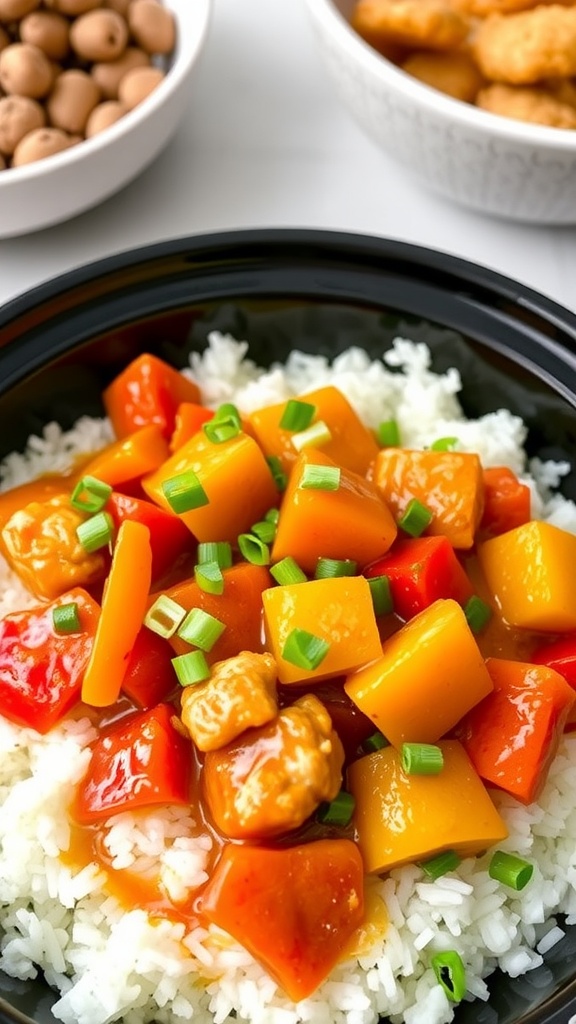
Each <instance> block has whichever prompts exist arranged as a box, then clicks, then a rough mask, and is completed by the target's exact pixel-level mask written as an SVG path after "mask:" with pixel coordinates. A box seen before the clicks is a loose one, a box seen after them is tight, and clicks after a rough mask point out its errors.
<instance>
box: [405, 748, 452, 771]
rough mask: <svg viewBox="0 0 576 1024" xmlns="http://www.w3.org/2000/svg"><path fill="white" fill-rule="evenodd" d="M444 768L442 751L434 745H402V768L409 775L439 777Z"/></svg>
mask: <svg viewBox="0 0 576 1024" xmlns="http://www.w3.org/2000/svg"><path fill="white" fill-rule="evenodd" d="M443 767H444V757H443V754H442V751H441V749H440V747H437V746H435V745H434V744H433V743H403V744H402V768H403V769H404V771H405V772H406V774H407V775H438V774H439V773H440V772H441V771H442V768H443Z"/></svg>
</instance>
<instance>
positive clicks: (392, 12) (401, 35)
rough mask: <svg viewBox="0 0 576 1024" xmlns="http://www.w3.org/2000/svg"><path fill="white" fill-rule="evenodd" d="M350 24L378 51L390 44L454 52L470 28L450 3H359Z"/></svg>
mask: <svg viewBox="0 0 576 1024" xmlns="http://www.w3.org/2000/svg"><path fill="white" fill-rule="evenodd" d="M351 24H352V27H353V28H354V29H355V30H356V31H357V32H358V34H359V35H361V36H362V38H363V39H365V40H366V42H368V43H370V44H371V45H372V46H375V47H376V48H377V49H379V50H382V48H383V47H386V46H388V45H390V44H397V45H399V46H408V47H412V46H416V47H419V48H423V49H430V50H451V49H454V48H455V47H456V46H459V45H460V43H462V42H463V41H464V39H465V38H466V36H467V35H468V32H469V28H470V25H469V22H468V19H467V18H466V17H464V15H462V14H460V13H459V12H458V11H456V10H454V8H453V7H452V5H451V4H450V3H449V0H358V3H357V4H356V6H355V8H354V11H353V13H352V18H351Z"/></svg>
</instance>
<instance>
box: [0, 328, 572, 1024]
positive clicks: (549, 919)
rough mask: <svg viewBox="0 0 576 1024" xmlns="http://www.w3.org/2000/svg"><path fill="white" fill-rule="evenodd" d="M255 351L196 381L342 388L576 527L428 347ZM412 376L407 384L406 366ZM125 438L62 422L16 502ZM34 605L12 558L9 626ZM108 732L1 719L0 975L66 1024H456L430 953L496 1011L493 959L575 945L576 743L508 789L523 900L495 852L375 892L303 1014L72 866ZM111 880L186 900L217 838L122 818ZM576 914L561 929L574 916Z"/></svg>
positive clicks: (503, 805)
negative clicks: (452, 954)
mask: <svg viewBox="0 0 576 1024" xmlns="http://www.w3.org/2000/svg"><path fill="white" fill-rule="evenodd" d="M246 350H247V346H246V345H245V344H244V343H238V342H236V341H234V340H233V339H232V338H229V337H225V336H221V335H218V334H214V335H212V336H211V338H210V345H209V347H208V349H207V351H206V352H205V353H204V354H203V355H202V356H199V355H193V356H192V358H191V367H190V370H189V371H188V372H189V373H190V374H191V376H193V378H194V379H195V380H196V381H197V382H198V383H199V384H200V386H201V390H202V393H203V397H204V400H205V401H206V402H207V403H208V404H211V405H214V406H215V405H218V404H219V403H221V402H222V401H228V400H234V401H235V402H236V404H237V405H238V406H239V407H240V409H241V410H242V411H249V410H252V409H254V408H256V407H258V406H262V405H267V404H270V403H272V402H279V401H283V400H285V399H286V398H288V397H292V396H294V395H298V394H301V393H303V392H305V391H308V390H311V389H312V388H316V387H320V386H323V385H325V384H335V385H336V386H338V387H339V388H340V389H341V390H342V391H343V392H344V393H345V394H346V395H347V396H348V398H349V399H350V401H351V402H352V404H353V405H354V406H355V408H356V409H357V411H358V413H359V414H360V415H361V416H362V418H363V419H364V421H365V422H366V423H368V424H369V425H371V426H375V425H376V424H377V423H378V422H380V421H381V420H383V419H390V418H395V419H397V420H398V423H399V426H400V431H401V436H402V438H403V443H404V444H406V445H407V446H412V447H419V446H420V447H421V446H424V445H427V444H429V443H430V440H431V438H432V439H433V438H434V437H441V436H449V435H456V436H458V438H459V444H460V447H461V449H462V450H471V451H477V452H478V453H479V454H480V457H481V459H482V462H483V464H484V465H485V466H492V465H503V464H506V465H508V466H510V468H512V469H513V470H514V471H515V472H516V473H518V474H519V475H520V476H521V478H522V479H523V480H525V481H526V482H527V483H528V484H529V486H530V488H531V493H532V505H533V514H534V515H535V516H538V517H542V518H547V519H549V520H550V521H551V522H554V523H556V524H557V525H559V526H562V528H563V529H566V530H570V531H571V532H574V533H576V506H575V505H574V503H572V502H569V501H566V500H565V499H563V498H561V497H559V496H558V495H555V494H554V488H555V487H556V486H557V485H558V483H559V481H560V479H561V478H562V476H563V475H565V474H566V473H567V472H568V471H569V470H570V467H569V466H568V465H566V464H563V463H549V462H547V463H542V462H539V461H538V460H533V461H532V463H531V464H530V465H529V466H528V465H527V463H526V457H525V454H524V451H523V447H522V446H523V443H524V440H525V433H526V431H525V427H524V424H523V423H522V421H521V420H520V419H519V418H518V417H516V416H513V415H511V414H510V413H509V412H507V411H505V410H499V411H498V412H495V413H491V414H489V415H487V416H483V417H482V418H480V419H479V420H476V421H473V422H472V421H470V422H468V421H466V420H464V418H463V414H462V411H461V408H460V405H459V402H458V397H457V396H458V391H459V389H460V378H459V374H458V372H457V370H450V371H449V372H448V373H446V374H444V375H442V376H438V375H435V374H433V373H432V371H431V370H430V354H429V352H428V349H427V348H426V347H425V346H424V345H414V344H412V343H411V342H409V341H405V340H397V341H396V342H395V343H394V347H393V349H392V350H391V351H390V352H388V353H386V354H385V356H384V358H383V360H375V361H371V360H370V359H369V358H368V356H367V355H366V354H365V353H364V352H362V351H360V350H359V349H351V350H349V351H348V352H345V353H344V354H342V355H341V356H339V357H338V358H337V359H336V360H335V361H334V363H332V364H329V363H328V362H327V360H326V359H324V358H323V357H320V356H304V355H302V354H301V353H300V354H299V353H293V354H292V355H291V356H290V358H289V360H288V362H287V365H286V366H285V367H280V366H276V367H273V368H272V369H270V370H267V371H264V370H261V369H258V368H257V367H256V366H255V365H254V364H253V363H251V362H250V361H248V360H247V359H246V358H245V354H246ZM390 368H393V370H394V371H396V370H398V369H400V370H401V371H402V372H401V373H398V372H391V369H390ZM110 437H111V433H110V427H109V425H108V424H107V423H106V421H104V420H89V419H86V418H84V419H82V420H80V421H79V422H78V423H77V424H76V426H75V427H74V429H73V430H71V431H68V432H63V431H62V430H61V429H60V428H59V427H58V426H57V425H56V424H50V425H49V426H48V427H47V428H46V429H45V431H44V433H43V436H42V437H35V438H32V439H31V440H30V444H29V448H28V450H27V452H26V453H25V454H24V455H18V454H14V455H12V456H10V457H9V458H8V459H7V460H6V462H5V463H4V464H3V466H2V467H0V472H1V474H2V489H7V488H10V487H13V486H15V485H17V484H19V483H21V482H23V481H24V480H27V479H30V478H31V477H33V476H37V475H38V474H39V473H42V472H44V471H46V470H55V469H57V470H63V469H65V468H66V467H67V465H68V464H69V463H70V462H71V460H72V459H73V458H74V455H75V454H76V453H77V452H78V451H89V450H95V449H97V448H99V447H101V446H102V445H103V444H104V443H106V442H107V441H108V440H109V439H110ZM34 603H36V599H35V598H33V597H31V595H30V594H28V593H27V592H26V591H25V590H24V588H23V587H22V584H21V583H20V581H19V580H18V578H17V577H16V576H15V575H14V574H13V573H12V572H11V571H10V570H9V569H8V567H7V566H6V565H4V563H2V564H0V616H1V615H4V614H6V613H7V612H8V611H12V610H14V609H19V608H23V607H27V606H30V605H32V604H34ZM93 738H94V730H93V728H92V726H91V725H90V722H89V721H88V720H87V719H83V720H81V721H73V720H70V721H67V722H64V723H62V724H61V725H60V726H58V727H57V728H55V729H54V730H53V731H52V732H50V733H49V734H48V735H47V736H45V737H39V736H38V735H37V734H36V733H35V732H34V731H32V730H26V729H20V728H18V727H16V726H14V725H12V724H10V723H9V722H7V721H5V720H4V719H2V718H1V717H0V926H1V932H0V936H1V937H0V968H1V969H2V970H4V971H6V972H7V973H8V974H9V975H11V976H13V977H15V978H21V979H29V978H34V977H36V976H37V973H38V968H41V969H42V970H43V971H44V973H45V975H46V978H47V980H48V982H49V984H50V985H52V986H53V987H54V988H55V989H56V990H57V991H58V992H59V993H60V997H59V998H58V1000H57V1002H56V1005H55V1007H54V1011H53V1012H54V1016H55V1017H56V1018H57V1019H59V1020H61V1021H63V1022H64V1024H107V1022H111V1021H116V1020H120V1019H122V1020H124V1021H125V1022H126V1024H146V1022H151V1021H155V1022H158V1024H178V1022H180V1021H185V1020H192V1019H193V1020H194V1021H197V1022H198V1024H212V1022H214V1024H229V1022H230V1024H231V1022H232V1021H233V1020H234V1019H236V1020H238V1019H240V1020H245V1021H250V1022H252V1024H299V1022H303V1024H304V1022H312V1024H375V1022H376V1021H377V1019H378V1017H379V1015H382V1016H389V1017H390V1019H391V1021H392V1022H393V1024H448V1022H449V1021H451V1020H452V1019H453V1005H452V1004H451V1003H449V1001H448V999H447V998H446V996H445V994H444V992H443V990H442V988H441V987H440V986H439V985H438V984H437V983H436V980H435V977H434V974H433V972H432V970H431V968H430V967H429V966H428V965H429V962H430V957H431V954H432V953H434V952H437V951H440V950H447V949H457V950H458V951H459V952H460V954H461V956H462V958H463V960H464V963H465V966H466V977H467V985H468V993H467V997H466V998H468V999H471V998H476V999H481V1000H486V999H487V998H488V988H487V985H486V982H485V980H484V979H485V978H486V977H488V975H489V974H490V973H491V972H492V971H493V970H494V969H495V967H496V966H500V968H501V969H502V970H503V971H504V972H505V973H507V974H508V975H510V977H512V978H515V977H518V976H519V975H521V974H523V973H525V972H526V971H530V970H532V969H533V968H535V967H537V966H539V965H540V964H542V963H543V959H544V957H545V956H546V954H547V953H548V952H549V951H550V950H551V949H552V948H553V947H554V946H555V945H556V944H557V943H558V942H559V941H560V940H561V939H562V937H563V935H564V931H563V927H562V926H561V925H560V924H559V921H558V918H557V915H558V914H559V913H560V912H562V914H563V915H566V916H565V920H566V921H567V923H568V924H575V923H576V733H575V734H572V735H566V736H565V737H564V739H563V741H562V744H561V747H560V750H559V753H558V755H557V757H556V759H555V761H554V764H553V765H552V768H551V771H550V775H549V778H548V781H547V784H546V787H545V790H544V792H543V794H542V796H541V798H540V800H539V802H538V804H533V805H531V806H528V807H524V806H522V805H521V804H519V803H517V802H516V801H515V800H513V799H512V798H511V797H508V796H506V795H504V794H498V793H494V794H493V796H494V800H495V802H496V805H497V807H498V809H499V811H500V813H501V814H502V816H503V818H504V819H505V821H506V823H507V825H508V828H509V830H510V836H509V838H508V839H507V840H506V842H505V843H502V844H501V848H503V849H508V850H510V851H513V852H515V853H518V854H519V855H520V856H523V857H526V858H527V859H529V860H531V861H533V862H534V863H535V865H536V867H535V872H534V876H533V879H532V881H531V882H530V884H529V885H528V886H527V887H526V888H525V889H524V890H523V891H522V892H520V893H516V892H514V891H513V890H509V889H507V888H505V887H503V886H501V885H499V884H498V883H497V882H495V881H493V880H492V879H491V878H490V877H489V874H488V871H487V865H488V861H489V855H488V854H487V855H485V856H483V857H480V858H475V859H472V858H470V859H468V860H465V861H464V862H463V863H462V864H461V865H460V866H459V868H458V870H457V871H454V872H451V873H450V874H448V875H446V876H444V877H443V878H441V879H439V880H438V881H437V882H434V883H432V882H429V881H427V880H426V879H425V877H424V875H423V873H422V872H421V871H420V869H418V868H417V867H415V866H414V867H412V866H408V867H405V868H402V869H397V870H394V871H392V872H391V873H390V874H389V875H388V876H387V877H386V878H384V879H382V880H374V881H373V882H371V883H370V893H371V898H372V899H374V900H376V901H379V900H381V901H382V902H383V904H384V905H385V908H386V915H387V918H388V924H387V925H386V926H385V927H384V926H383V927H381V928H380V931H379V932H378V930H377V929H376V932H375V937H374V941H373V943H372V947H371V948H370V949H369V950H363V951H362V953H361V955H359V956H356V957H355V958H353V959H352V960H349V961H348V962H346V963H341V964H339V965H338V966H337V967H336V969H335V970H334V971H333V972H332V974H331V976H330V978H329V979H328V980H327V981H326V982H325V983H324V984H323V985H322V986H321V987H320V988H319V989H318V991H317V992H315V993H314V995H313V996H311V997H310V998H308V999H305V1000H302V1001H301V1002H300V1003H298V1004H297V1005H294V1004H293V1003H291V1002H289V1001H288V1000H287V999H286V998H285V996H284V995H283V994H282V992H281V991H279V989H278V988H277V986H276V984H275V983H274V981H272V980H271V979H270V978H269V977H268V976H267V975H265V974H264V973H263V972H262V970H261V968H260V967H259V966H258V965H257V964H256V963H255V962H254V960H253V959H252V957H251V956H250V955H249V954H248V953H247V952H246V951H245V950H243V949H242V947H240V946H239V945H238V944H237V943H236V942H234V941H233V940H232V939H230V938H229V937H228V936H227V935H225V934H224V933H223V932H221V931H219V930H218V929H217V928H214V927H211V928H208V929H207V928H200V927H196V928H193V929H191V930H189V931H187V930H186V928H185V926H184V924H182V923H172V922H170V921H166V920H163V921H158V920H152V919H150V918H148V916H147V914H146V913H145V912H144V911H142V910H139V909H132V910H129V911H126V910H125V909H124V908H123V907H122V906H121V905H120V904H119V903H118V902H117V900H116V899H115V898H114V897H112V896H111V895H109V894H107V892H106V873H105V872H104V870H103V869H102V868H101V867H100V866H99V865H98V864H97V863H96V862H94V863H90V864H88V865H85V866H84V867H75V866H74V865H73V863H72V858H70V862H68V859H67V858H66V856H65V854H66V851H67V850H68V849H69V846H70V842H71V832H70V825H69V821H68V815H67V812H66V806H67V804H68V802H69V800H70V798H71V796H72V793H73V791H74V787H75V785H76V783H77V781H78V780H79V779H80V778H81V776H82V774H83V772H84V771H85V769H86V765H87V763H88V759H89V756H90V755H89V750H88V745H89V743H90V742H91V741H92V740H93ZM101 831H102V841H103V843H104V846H105V848H106V850H107V853H108V856H109V857H110V860H111V862H112V867H111V868H110V871H111V872H113V871H115V870H129V871H133V872H139V873H141V874H142V875H143V876H144V877H146V878H155V879H156V881H157V883H158V884H159V885H160V886H161V887H164V889H165V891H166V892H167V893H168V894H169V896H170V897H171V899H172V900H174V901H176V902H178V901H179V900H184V899H186V898H187V897H189V896H190V894H191V893H193V892H194V891H195V889H196V888H197V887H198V886H199V885H201V884H202V882H203V881H204V880H205V878H206V864H207V858H208V856H209V851H210V846H211V839H210V837H209V836H208V835H202V834H198V829H197V826H196V823H195V822H194V820H193V817H192V815H191V813H188V812H186V811H185V810H183V809H182V808H169V809H166V810H164V811H162V810H156V809H155V810H154V811H153V812H150V813H149V814H146V813H143V812H139V813H138V814H132V813H122V814H118V815H116V816H114V817H113V818H110V819H109V821H108V822H106V824H105V825H104V826H103V828H102V830H101ZM562 920H564V918H563V919H562Z"/></svg>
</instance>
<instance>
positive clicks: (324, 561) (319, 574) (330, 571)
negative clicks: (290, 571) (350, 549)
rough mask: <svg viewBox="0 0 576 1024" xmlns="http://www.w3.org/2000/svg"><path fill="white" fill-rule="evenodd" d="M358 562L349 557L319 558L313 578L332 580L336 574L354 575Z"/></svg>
mask: <svg viewBox="0 0 576 1024" xmlns="http://www.w3.org/2000/svg"><path fill="white" fill-rule="evenodd" d="M357 570H358V562H353V561H352V559H351V558H319V559H318V561H317V562H316V568H315V570H314V579H315V580H332V579H336V577H338V576H355V575H356V572H357Z"/></svg>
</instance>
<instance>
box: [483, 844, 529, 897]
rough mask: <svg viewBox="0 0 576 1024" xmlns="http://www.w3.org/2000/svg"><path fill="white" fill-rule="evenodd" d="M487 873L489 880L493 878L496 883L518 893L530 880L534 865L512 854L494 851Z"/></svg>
mask: <svg viewBox="0 0 576 1024" xmlns="http://www.w3.org/2000/svg"><path fill="white" fill-rule="evenodd" d="M488 873H489V875H490V878H495V879H496V881H497V882H502V884H503V885H508V886H509V887H510V888H511V889H515V890H516V892H520V891H521V890H522V889H525V888H526V886H527V885H528V882H529V881H530V879H531V878H532V875H533V874H534V865H533V864H530V862H529V861H527V860H524V859H523V857H516V855H515V854H513V853H505V852H504V851H503V850H496V851H495V852H494V853H493V854H492V857H491V859H490V866H489V868H488Z"/></svg>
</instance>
